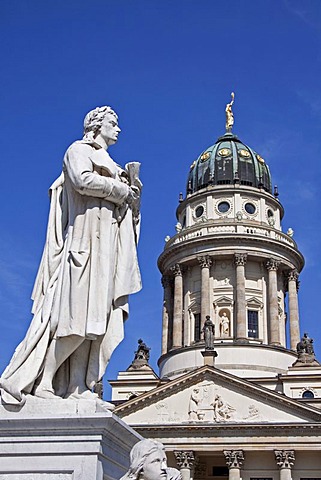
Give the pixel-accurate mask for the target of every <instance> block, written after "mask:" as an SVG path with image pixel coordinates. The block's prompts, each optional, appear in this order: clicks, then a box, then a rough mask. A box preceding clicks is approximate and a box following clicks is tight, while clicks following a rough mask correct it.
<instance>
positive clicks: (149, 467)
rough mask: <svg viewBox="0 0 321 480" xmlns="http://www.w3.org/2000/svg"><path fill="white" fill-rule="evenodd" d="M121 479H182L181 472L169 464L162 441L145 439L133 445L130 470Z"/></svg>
mask: <svg viewBox="0 0 321 480" xmlns="http://www.w3.org/2000/svg"><path fill="white" fill-rule="evenodd" d="M120 480H181V474H180V472H179V470H177V469H176V468H171V467H168V466H167V459H166V453H165V449H164V445H163V444H162V443H159V442H156V441H155V440H148V439H145V440H141V441H140V442H138V443H136V445H134V446H133V448H132V450H131V452H130V467H129V470H128V472H127V473H126V474H125V475H124V476H123V477H122V478H121V479H120Z"/></svg>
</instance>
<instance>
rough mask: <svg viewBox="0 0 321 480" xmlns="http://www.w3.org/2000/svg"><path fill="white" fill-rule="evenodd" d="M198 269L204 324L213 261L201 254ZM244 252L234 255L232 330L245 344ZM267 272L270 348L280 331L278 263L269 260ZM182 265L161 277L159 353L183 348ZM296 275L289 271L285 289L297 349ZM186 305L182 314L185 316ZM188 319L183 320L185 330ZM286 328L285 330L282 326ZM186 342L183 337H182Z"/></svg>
mask: <svg viewBox="0 0 321 480" xmlns="http://www.w3.org/2000/svg"><path fill="white" fill-rule="evenodd" d="M197 260H198V263H199V266H200V279H201V305H200V314H201V324H202V325H203V324H204V321H205V317H206V315H209V314H210V302H211V295H210V270H211V266H215V262H214V260H213V259H212V258H211V257H210V256H209V255H200V256H199V257H198V258H197ZM246 262H247V254H246V253H235V254H234V265H235V278H236V284H235V307H236V308H235V310H236V314H235V317H236V320H235V331H234V339H235V341H237V342H240V343H244V342H248V331H247V313H246ZM265 267H266V269H267V272H268V295H267V299H266V300H267V302H268V311H269V318H268V337H269V340H268V343H269V344H271V345H281V331H280V321H279V304H278V270H279V267H280V262H279V261H278V260H276V259H275V258H269V259H268V260H267V261H266V262H265ZM186 270H187V269H186V266H185V265H184V264H179V263H176V264H175V265H173V266H172V267H171V268H170V270H169V271H168V272H167V275H164V276H163V277H162V284H163V288H164V303H163V335H162V354H164V353H166V352H167V351H169V350H171V349H177V348H180V347H182V346H184V343H183V338H184V331H183V330H184V322H183V316H184V300H183V295H184V275H185V273H186ZM298 276H299V274H298V272H297V270H291V271H288V272H287V273H286V280H287V285H286V288H285V290H288V294H289V319H290V348H291V349H292V350H295V349H296V345H297V343H298V342H299V341H300V331H299V307H298V294H297V290H298ZM185 303H186V301H185ZM187 314H188V313H187V311H186V305H185V315H187ZM187 322H188V319H187V318H185V329H186V327H187ZM284 328H285V327H284ZM185 341H186V335H185Z"/></svg>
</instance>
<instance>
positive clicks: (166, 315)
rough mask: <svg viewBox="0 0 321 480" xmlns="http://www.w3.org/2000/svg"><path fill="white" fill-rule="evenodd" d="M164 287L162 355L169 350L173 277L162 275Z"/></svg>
mask: <svg viewBox="0 0 321 480" xmlns="http://www.w3.org/2000/svg"><path fill="white" fill-rule="evenodd" d="M162 285H163V289H164V300H163V325H162V355H164V353H166V352H167V351H168V348H169V345H168V335H169V320H170V310H171V293H172V292H171V290H172V289H171V278H170V277H169V276H168V275H163V276H162Z"/></svg>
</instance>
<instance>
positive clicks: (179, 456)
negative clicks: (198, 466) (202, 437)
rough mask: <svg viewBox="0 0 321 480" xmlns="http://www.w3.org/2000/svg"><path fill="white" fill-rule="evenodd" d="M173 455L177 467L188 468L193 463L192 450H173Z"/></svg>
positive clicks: (190, 467) (192, 465)
mask: <svg viewBox="0 0 321 480" xmlns="http://www.w3.org/2000/svg"><path fill="white" fill-rule="evenodd" d="M174 455H175V459H176V463H177V465H178V467H179V468H180V469H181V468H189V469H190V470H191V469H192V468H193V467H194V464H195V455H194V452H193V450H174Z"/></svg>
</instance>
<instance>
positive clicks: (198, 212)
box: [195, 205, 204, 218]
mask: <svg viewBox="0 0 321 480" xmlns="http://www.w3.org/2000/svg"><path fill="white" fill-rule="evenodd" d="M203 213H204V207H203V206H202V205H200V206H199V207H197V208H196V209H195V217H196V218H199V217H201V216H202V215H203Z"/></svg>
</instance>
